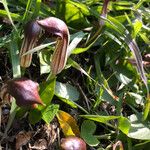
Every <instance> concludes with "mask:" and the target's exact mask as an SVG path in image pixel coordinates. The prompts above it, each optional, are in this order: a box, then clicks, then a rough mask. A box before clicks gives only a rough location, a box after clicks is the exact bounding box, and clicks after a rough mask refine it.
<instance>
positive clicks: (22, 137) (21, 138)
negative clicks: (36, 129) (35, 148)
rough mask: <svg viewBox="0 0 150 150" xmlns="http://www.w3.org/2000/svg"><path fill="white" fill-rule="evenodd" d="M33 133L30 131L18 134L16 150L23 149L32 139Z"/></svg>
mask: <svg viewBox="0 0 150 150" xmlns="http://www.w3.org/2000/svg"><path fill="white" fill-rule="evenodd" d="M32 134H33V132H31V131H29V132H26V131H21V132H19V133H18V134H17V136H16V149H19V148H21V147H22V146H23V145H26V144H27V143H28V142H29V141H30V139H31V137H32Z"/></svg>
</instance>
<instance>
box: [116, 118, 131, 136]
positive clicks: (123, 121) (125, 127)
mask: <svg viewBox="0 0 150 150" xmlns="http://www.w3.org/2000/svg"><path fill="white" fill-rule="evenodd" d="M118 123H119V124H118V128H119V129H120V130H121V131H122V132H123V133H124V134H126V135H128V132H129V129H130V126H131V124H130V122H129V120H128V119H127V118H125V117H122V116H120V117H119V118H118Z"/></svg>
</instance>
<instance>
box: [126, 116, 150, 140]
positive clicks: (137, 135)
mask: <svg viewBox="0 0 150 150" xmlns="http://www.w3.org/2000/svg"><path fill="white" fill-rule="evenodd" d="M129 120H130V122H131V127H130V130H129V133H128V136H129V137H130V138H134V139H140V140H150V123H149V122H146V121H145V122H143V121H142V115H139V116H136V115H135V114H133V115H131V116H130V117H129Z"/></svg>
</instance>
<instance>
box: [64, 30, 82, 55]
mask: <svg viewBox="0 0 150 150" xmlns="http://www.w3.org/2000/svg"><path fill="white" fill-rule="evenodd" d="M84 36H85V33H84V32H82V31H80V32H77V33H75V34H73V35H71V38H72V39H73V40H72V41H71V43H70V44H69V47H68V54H67V55H68V56H69V55H70V54H71V53H72V51H73V50H74V49H75V48H76V47H77V45H78V44H79V42H80V41H81V40H82V39H83V37H84Z"/></svg>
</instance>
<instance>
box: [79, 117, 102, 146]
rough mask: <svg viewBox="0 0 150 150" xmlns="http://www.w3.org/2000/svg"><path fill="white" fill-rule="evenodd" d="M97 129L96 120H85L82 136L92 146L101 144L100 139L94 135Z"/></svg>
mask: <svg viewBox="0 0 150 150" xmlns="http://www.w3.org/2000/svg"><path fill="white" fill-rule="evenodd" d="M95 131H96V125H95V123H94V121H91V120H85V121H84V122H83V123H82V126H81V137H82V138H83V139H84V140H85V142H86V143H87V144H88V145H90V146H97V145H98V144H99V141H98V139H97V138H96V137H95V136H94V135H93V134H94V132H95Z"/></svg>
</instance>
